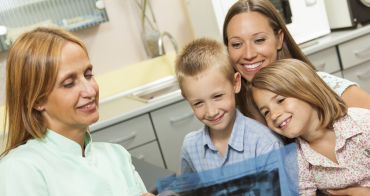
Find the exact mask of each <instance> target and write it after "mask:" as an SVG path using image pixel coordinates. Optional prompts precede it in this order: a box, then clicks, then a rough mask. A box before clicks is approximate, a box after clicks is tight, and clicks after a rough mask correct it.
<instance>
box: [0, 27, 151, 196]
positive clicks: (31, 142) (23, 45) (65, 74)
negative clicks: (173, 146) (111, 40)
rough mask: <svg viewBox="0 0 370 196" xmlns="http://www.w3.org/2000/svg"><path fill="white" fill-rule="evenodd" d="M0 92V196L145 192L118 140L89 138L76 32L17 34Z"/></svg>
mask: <svg viewBox="0 0 370 196" xmlns="http://www.w3.org/2000/svg"><path fill="white" fill-rule="evenodd" d="M5 99H6V101H5V116H6V119H7V121H6V124H7V127H8V136H7V144H6V149H5V151H4V153H3V154H2V155H1V157H0V173H1V175H0V195H2V196H10V195H35V196H36V195H37V196H44V195H50V196H52V195H89V196H91V195H92V196H93V195H113V196H115V195H140V194H143V193H145V192H146V189H145V186H144V184H143V182H142V180H141V178H140V176H139V175H138V173H137V172H136V170H135V169H134V166H133V165H132V163H131V158H130V154H129V153H128V152H127V151H126V150H125V149H124V148H123V147H122V146H120V145H116V144H108V143H94V142H92V140H91V136H90V134H89V132H88V128H89V125H91V124H92V123H94V122H96V121H97V120H98V118H99V112H98V103H99V87H98V84H97V83H96V81H95V79H94V76H93V66H92V65H91V63H90V60H89V57H88V54H87V50H86V47H85V45H84V44H83V43H82V42H81V41H80V40H79V39H78V38H77V37H75V36H73V35H72V34H70V33H68V32H66V31H64V30H60V29H53V28H37V29H35V30H32V31H30V32H26V33H24V34H22V35H21V36H20V37H19V38H18V39H17V40H16V41H15V43H14V44H13V45H12V47H11V48H10V51H9V56H8V59H7V65H6V97H5ZM55 168H58V169H57V170H56V169H55ZM92 185H93V186H92Z"/></svg>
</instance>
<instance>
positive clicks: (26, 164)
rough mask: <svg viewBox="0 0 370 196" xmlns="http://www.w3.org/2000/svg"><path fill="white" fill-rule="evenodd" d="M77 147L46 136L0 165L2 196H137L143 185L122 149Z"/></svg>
mask: <svg viewBox="0 0 370 196" xmlns="http://www.w3.org/2000/svg"><path fill="white" fill-rule="evenodd" d="M85 144H87V145H86V147H85V157H83V156H82V149H81V146H80V145H79V144H77V143H76V142H74V141H72V140H70V139H68V138H66V137H64V136H62V135H59V134H58V133H56V132H54V131H50V130H48V131H47V133H46V136H45V137H44V138H43V139H31V140H28V142H27V143H26V144H24V145H21V146H19V147H17V148H15V149H13V150H11V151H10V152H9V154H7V155H6V156H5V157H3V158H2V159H1V160H0V195H1V196H24V195H27V196H46V195H48V196H72V195H78V196H95V195H96V196H102V195H104V196H122V195H141V194H142V193H144V192H146V189H145V186H144V183H143V182H142V180H141V178H140V176H139V175H138V173H137V172H136V170H135V168H134V166H133V165H132V163H131V157H130V154H129V153H128V152H127V151H126V150H125V149H124V148H123V147H122V146H120V145H117V144H108V143H100V142H91V139H90V135H89V134H88V133H87V134H86V137H85Z"/></svg>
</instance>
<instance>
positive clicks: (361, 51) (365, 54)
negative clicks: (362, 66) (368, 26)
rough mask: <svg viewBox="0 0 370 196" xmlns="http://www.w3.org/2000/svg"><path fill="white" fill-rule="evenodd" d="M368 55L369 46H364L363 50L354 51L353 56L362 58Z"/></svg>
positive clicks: (369, 53) (369, 51) (369, 52)
mask: <svg viewBox="0 0 370 196" xmlns="http://www.w3.org/2000/svg"><path fill="white" fill-rule="evenodd" d="M369 55H370V48H366V49H364V50H360V51H356V52H355V56H357V57H360V58H363V57H368V56H369Z"/></svg>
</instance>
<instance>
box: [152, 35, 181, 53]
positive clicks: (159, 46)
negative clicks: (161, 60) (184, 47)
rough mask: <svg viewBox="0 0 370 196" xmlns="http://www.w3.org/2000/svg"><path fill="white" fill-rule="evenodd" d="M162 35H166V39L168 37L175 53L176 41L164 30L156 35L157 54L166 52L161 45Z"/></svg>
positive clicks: (176, 49) (176, 48) (176, 50)
mask: <svg viewBox="0 0 370 196" xmlns="http://www.w3.org/2000/svg"><path fill="white" fill-rule="evenodd" d="M164 37H168V39H170V41H171V43H172V46H173V48H174V49H175V52H176V54H177V52H178V47H177V43H176V41H175V39H174V38H173V36H172V35H171V34H170V33H168V32H166V31H165V32H163V33H161V35H160V36H159V37H158V42H157V44H158V56H162V55H164V54H166V51H165V49H164V45H163V38H164Z"/></svg>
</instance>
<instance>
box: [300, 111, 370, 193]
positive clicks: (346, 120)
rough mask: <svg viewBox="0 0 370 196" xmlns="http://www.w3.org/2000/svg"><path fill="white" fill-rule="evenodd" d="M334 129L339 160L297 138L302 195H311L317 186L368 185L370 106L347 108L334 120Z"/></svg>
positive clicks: (369, 179) (335, 187)
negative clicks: (335, 160)
mask: <svg viewBox="0 0 370 196" xmlns="http://www.w3.org/2000/svg"><path fill="white" fill-rule="evenodd" d="M334 131H335V135H336V144H335V154H336V158H337V161H338V164H336V163H334V162H333V161H331V160H330V159H328V158H326V157H325V156H323V155H321V154H319V153H318V152H316V151H314V150H313V149H312V148H311V147H310V146H309V144H308V143H307V142H305V141H304V140H302V139H300V138H299V139H298V140H297V141H298V144H299V146H300V148H298V164H299V178H300V183H299V186H300V194H301V195H313V194H314V193H315V192H316V190H317V189H320V190H325V189H337V188H345V187H348V186H365V187H370V110H367V109H362V108H349V109H348V114H347V115H346V116H344V117H343V118H341V119H339V120H338V121H336V122H335V124H334Z"/></svg>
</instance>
